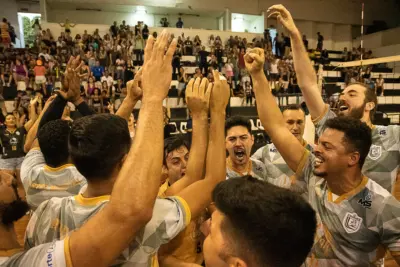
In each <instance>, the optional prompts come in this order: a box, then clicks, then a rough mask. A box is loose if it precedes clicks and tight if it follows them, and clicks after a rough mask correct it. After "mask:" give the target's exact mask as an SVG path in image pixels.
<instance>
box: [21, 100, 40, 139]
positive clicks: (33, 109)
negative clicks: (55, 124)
mask: <svg viewBox="0 0 400 267" xmlns="http://www.w3.org/2000/svg"><path fill="white" fill-rule="evenodd" d="M36 103H37V98H34V99H33V100H31V103H30V106H29V110H30V112H29V121H27V122H26V123H25V125H24V128H25V130H26V131H27V132H29V130H30V129H31V128H32V126H33V124H34V123H35V122H36V120H37V117H38V114H36Z"/></svg>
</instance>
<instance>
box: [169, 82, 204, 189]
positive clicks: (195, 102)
mask: <svg viewBox="0 0 400 267" xmlns="http://www.w3.org/2000/svg"><path fill="white" fill-rule="evenodd" d="M200 83H201V84H200ZM208 85H209V82H208V80H207V79H200V78H197V79H196V80H194V79H191V80H190V82H189V84H188V86H187V88H186V103H187V105H188V108H189V110H190V111H191V112H192V119H193V133H192V135H193V136H192V140H193V141H192V146H191V148H190V154H189V161H188V165H187V171H186V175H185V176H184V177H183V178H182V179H180V180H179V181H177V182H176V183H174V184H173V185H172V186H171V187H169V188H168V189H167V191H166V192H165V194H166V195H167V196H173V195H176V194H177V193H179V192H180V191H182V190H183V189H184V188H186V187H188V186H189V185H191V184H193V183H194V182H196V181H198V180H200V179H202V178H204V167H205V166H204V165H205V159H206V152H207V137H208V109H209V105H210V104H209V103H210V95H211V87H209V86H208Z"/></svg>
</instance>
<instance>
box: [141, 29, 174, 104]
mask: <svg viewBox="0 0 400 267" xmlns="http://www.w3.org/2000/svg"><path fill="white" fill-rule="evenodd" d="M168 38H169V34H168V33H167V32H166V31H165V30H164V31H163V32H162V33H161V35H160V36H159V37H158V38H157V41H154V38H153V37H152V36H150V37H149V39H148V40H147V43H146V48H145V54H144V65H143V71H142V90H143V100H142V101H147V100H156V101H162V100H164V99H165V98H166V97H167V94H168V91H169V88H170V85H171V80H172V57H173V55H174V53H175V49H176V40H175V39H174V40H173V41H172V42H171V44H170V45H169V47H168V49H167V45H168ZM166 49H167V52H166V53H165V50H166Z"/></svg>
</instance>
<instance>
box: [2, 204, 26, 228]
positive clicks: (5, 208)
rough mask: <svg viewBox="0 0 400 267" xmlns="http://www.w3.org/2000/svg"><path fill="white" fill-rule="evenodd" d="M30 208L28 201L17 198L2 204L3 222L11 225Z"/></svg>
mask: <svg viewBox="0 0 400 267" xmlns="http://www.w3.org/2000/svg"><path fill="white" fill-rule="evenodd" d="M28 210H29V205H28V203H27V202H26V201H22V200H15V201H13V202H11V203H9V204H4V203H2V204H0V214H1V222H2V224H3V225H11V224H13V222H15V221H18V220H19V219H21V218H22V217H23V216H24V215H25V214H26V213H27V212H28Z"/></svg>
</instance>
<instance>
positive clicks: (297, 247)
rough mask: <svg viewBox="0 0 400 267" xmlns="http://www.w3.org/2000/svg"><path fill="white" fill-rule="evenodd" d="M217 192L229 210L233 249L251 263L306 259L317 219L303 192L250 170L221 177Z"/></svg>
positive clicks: (293, 264) (226, 231)
mask: <svg viewBox="0 0 400 267" xmlns="http://www.w3.org/2000/svg"><path fill="white" fill-rule="evenodd" d="M212 197H213V201H214V202H215V205H216V207H217V209H218V210H219V211H220V212H221V213H222V214H223V215H224V219H223V221H222V224H221V229H222V230H221V231H222V235H223V238H224V242H225V244H226V246H225V247H226V249H228V250H229V251H227V253H228V255H233V256H234V257H239V258H240V259H241V260H243V261H244V262H246V264H247V266H285V267H298V266H300V265H301V264H302V263H303V262H304V260H305V259H306V257H307V255H308V253H309V252H310V250H311V247H312V245H313V242H314V234H315V230H316V219H315V212H314V210H313V209H312V207H311V206H310V205H309V204H308V203H307V202H306V201H305V200H303V199H302V198H301V197H300V196H299V195H297V194H295V193H294V192H291V191H289V190H287V189H283V188H279V187H276V186H274V185H271V184H269V183H266V182H263V181H260V180H257V179H255V178H253V177H251V176H244V177H241V178H238V179H229V180H226V181H224V182H221V183H220V184H218V185H217V186H216V188H215V189H214V192H213V196H212ZM288 252H290V253H288ZM224 253H225V252H224Z"/></svg>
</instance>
